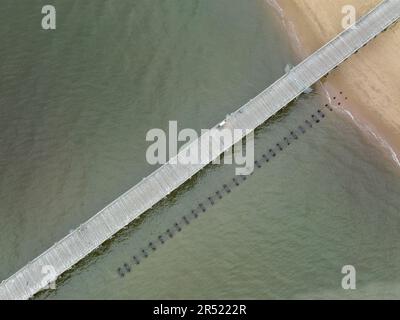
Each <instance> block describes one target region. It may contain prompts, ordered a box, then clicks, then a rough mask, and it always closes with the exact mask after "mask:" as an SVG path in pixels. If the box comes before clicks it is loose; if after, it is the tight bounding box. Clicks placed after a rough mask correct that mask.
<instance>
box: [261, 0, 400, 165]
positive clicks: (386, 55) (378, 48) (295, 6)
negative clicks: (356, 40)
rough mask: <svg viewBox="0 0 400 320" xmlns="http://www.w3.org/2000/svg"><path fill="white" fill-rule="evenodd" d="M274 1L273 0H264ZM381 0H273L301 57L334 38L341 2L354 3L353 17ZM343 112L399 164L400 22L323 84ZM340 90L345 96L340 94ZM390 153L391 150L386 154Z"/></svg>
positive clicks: (337, 30) (339, 21)
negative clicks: (339, 102)
mask: <svg viewBox="0 0 400 320" xmlns="http://www.w3.org/2000/svg"><path fill="white" fill-rule="evenodd" d="M267 1H268V2H270V3H272V2H275V1H273V0H267ZM379 2H380V0H276V3H275V4H276V5H275V8H277V9H278V11H279V13H280V15H281V17H282V19H283V22H284V24H285V26H286V29H287V30H288V32H289V35H290V37H291V38H292V40H293V41H292V43H293V45H294V49H295V51H296V53H297V55H298V56H299V60H300V59H303V58H305V57H306V56H307V55H309V54H311V53H312V52H314V51H315V50H317V49H318V48H319V47H321V46H322V45H323V44H324V43H326V42H327V41H329V40H330V39H332V38H333V37H334V36H336V35H337V34H338V33H339V32H341V31H342V30H343V28H342V24H341V22H342V18H343V16H344V15H343V13H342V7H343V6H344V5H348V4H350V5H353V6H354V7H355V8H356V10H357V11H356V12H357V19H358V18H359V17H360V16H362V15H363V14H365V13H366V12H368V11H369V10H371V9H372V8H373V7H374V6H375V5H377V4H378V3H379ZM322 87H323V89H324V90H325V92H326V93H327V94H328V95H329V96H330V98H331V99H333V96H337V98H336V101H337V100H338V99H342V100H341V101H343V99H344V96H347V97H348V100H345V101H343V102H342V103H341V105H342V106H341V107H340V108H342V111H345V112H346V113H347V114H348V115H350V116H351V118H352V119H353V120H354V121H355V122H356V123H357V124H358V125H359V126H360V128H362V129H363V131H364V132H368V135H369V136H372V137H374V139H377V141H379V142H380V144H381V145H382V146H384V147H385V148H386V150H387V151H388V153H387V154H390V155H391V157H392V159H394V160H395V161H396V162H397V163H398V164H399V165H400V162H399V159H400V24H397V25H395V26H394V27H392V28H390V29H389V30H388V31H386V32H385V33H383V34H381V35H380V36H378V38H376V39H375V40H373V41H372V42H371V43H370V44H368V45H367V46H366V47H364V48H362V49H361V50H360V51H359V53H358V54H355V55H353V57H351V58H350V59H348V60H347V61H346V62H345V63H343V64H342V65H341V66H340V67H339V68H338V69H337V70H336V71H334V72H333V73H331V75H330V76H329V77H328V79H327V80H326V81H324V82H323V85H322ZM340 91H343V95H342V96H341V95H340V94H339V92H340ZM389 152H390V153H389Z"/></svg>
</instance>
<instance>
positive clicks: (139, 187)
mask: <svg viewBox="0 0 400 320" xmlns="http://www.w3.org/2000/svg"><path fill="white" fill-rule="evenodd" d="M399 16H400V0H384V1H382V2H381V3H380V4H379V5H378V6H377V7H375V8H374V9H372V10H371V11H370V12H369V13H368V14H366V15H365V16H363V17H362V18H361V19H360V20H359V21H357V23H356V25H355V26H354V27H352V28H349V29H347V30H344V31H343V32H342V33H340V34H339V35H338V36H336V37H335V38H334V39H333V40H331V41H330V42H328V43H327V44H326V45H324V46H323V47H322V48H320V49H319V50H318V51H316V52H315V53H313V54H312V55H310V56H309V57H308V58H307V59H305V60H304V61H303V62H301V63H300V64H299V65H297V66H296V67H294V68H293V69H292V70H290V71H289V72H288V73H286V74H285V75H284V76H283V77H281V78H280V79H278V80H277V81H276V82H275V83H274V84H272V85H271V86H270V87H268V88H267V89H265V90H264V91H263V92H261V93H260V94H259V95H257V96H256V97H255V98H254V99H252V100H251V101H249V102H248V103H246V104H245V105H244V106H242V107H241V108H240V109H238V110H237V111H235V112H234V113H232V114H231V115H230V117H229V119H227V120H226V123H227V125H228V127H229V128H231V129H250V130H254V129H255V128H257V127H258V126H260V125H261V124H262V123H264V122H265V121H266V120H267V119H268V118H270V117H271V116H273V115H274V114H275V113H277V112H278V111H279V110H280V109H282V108H283V107H285V106H286V105H287V104H288V103H289V102H291V101H292V100H294V99H295V98H296V97H298V96H299V95H300V94H302V93H303V92H304V91H305V90H306V89H307V88H309V87H310V86H312V85H313V84H314V83H316V82H317V81H318V80H320V79H321V78H322V77H324V76H325V75H327V74H328V73H329V72H331V71H332V70H333V69H334V68H335V67H336V66H338V65H339V64H341V63H342V62H343V61H345V60H346V59H347V58H349V57H350V56H351V55H353V54H354V53H355V52H357V51H358V50H359V49H360V48H361V47H363V46H364V45H366V44H367V43H368V42H369V41H371V40H372V39H374V38H375V37H376V36H377V35H379V34H380V33H381V32H382V31H384V30H385V29H387V28H388V27H389V26H390V25H392V24H393V23H394V22H396V21H397V20H398V19H399ZM260 41H262V39H260ZM393 50H397V48H393ZM213 129H214V130H211V131H210V132H209V133H207V134H204V135H202V136H201V137H199V139H197V140H196V141H195V142H193V144H192V145H191V146H187V148H192V147H195V148H197V147H199V146H200V145H201V142H202V141H203V140H204V139H205V140H206V141H209V139H210V138H211V139H213V140H214V141H219V136H218V135H219V127H218V126H216V127H214V128H213ZM244 135H245V133H244V131H243V135H242V136H241V137H236V139H235V140H234V141H232V142H233V143H232V144H229V145H224V146H223V148H222V150H220V153H222V152H223V151H225V150H228V149H229V148H230V147H232V145H233V144H235V143H236V142H238V141H240V140H241V139H242V138H243V136H244ZM185 152H186V150H182V151H181V152H180V153H178V155H177V156H176V157H175V158H181V157H183V156H184V153H185ZM220 153H218V154H213V155H211V156H210V157H209V159H210V162H211V161H212V160H213V159H215V158H216V157H218V156H219V155H220ZM175 158H173V159H171V160H170V161H169V162H168V163H166V164H165V165H162V166H161V167H160V168H158V169H157V170H155V171H154V172H153V173H152V174H151V175H149V176H147V177H146V178H145V179H143V180H142V181H141V182H139V183H138V184H136V185H135V186H134V187H132V188H131V189H130V190H128V191H127V192H126V193H124V194H123V195H122V196H120V197H119V198H117V199H116V200H115V201H113V202H112V203H111V204H109V205H108V206H107V207H105V208H104V209H102V210H101V211H100V212H98V213H97V214H95V215H94V216H93V217H92V218H91V219H89V220H88V221H86V222H85V223H83V224H82V225H81V226H79V227H78V228H77V229H75V230H74V231H72V232H71V233H69V234H68V235H67V236H65V237H64V238H62V239H61V240H60V241H58V242H57V243H55V244H54V245H53V246H52V247H50V248H49V249H48V250H47V251H45V252H44V253H42V254H41V255H40V256H38V257H37V258H36V259H34V260H33V261H31V262H30V263H28V264H27V265H26V266H24V267H23V268H21V269H20V270H18V271H17V272H16V273H15V274H13V275H12V276H10V277H9V278H8V279H6V280H4V281H3V282H1V284H0V299H29V298H30V297H32V296H33V295H34V294H36V293H37V292H38V291H40V290H43V289H44V288H45V287H46V286H47V284H48V282H50V281H53V280H56V278H57V277H58V276H59V275H61V274H62V273H64V272H65V271H67V270H68V269H70V268H71V267H72V266H73V265H75V264H76V263H77V262H79V261H80V260H81V259H83V258H84V257H85V256H87V255H88V254H89V253H91V252H92V251H94V250H96V248H98V247H99V246H100V245H101V244H102V243H103V242H105V241H106V240H108V239H110V238H111V237H112V236H113V235H114V234H115V233H117V232H118V231H119V230H121V229H122V228H124V227H125V226H126V225H128V224H129V223H131V222H132V221H133V220H134V219H136V218H137V217H139V216H140V215H141V214H142V213H144V212H145V211H147V210H148V209H150V208H151V207H152V206H154V205H155V204H156V203H157V202H159V201H160V200H161V199H163V198H165V197H166V196H168V194H170V193H171V192H172V191H174V190H175V189H177V188H178V187H179V186H181V185H182V184H183V183H184V182H185V181H187V180H188V179H190V178H191V177H192V176H193V175H195V174H196V173H197V172H198V171H200V170H201V169H202V168H203V167H204V166H206V165H207V164H206V163H203V164H198V165H188V164H187V165H184V164H180V162H179V160H178V161H176V159H175ZM175 162H178V164H174V163H175ZM48 266H51V267H52V268H53V270H54V271H55V274H54V275H53V277H52V278H51V279H50V278H49V275H48V274H46V273H43V272H42V271H43V270H46V269H43V268H48ZM47 270H48V269H47Z"/></svg>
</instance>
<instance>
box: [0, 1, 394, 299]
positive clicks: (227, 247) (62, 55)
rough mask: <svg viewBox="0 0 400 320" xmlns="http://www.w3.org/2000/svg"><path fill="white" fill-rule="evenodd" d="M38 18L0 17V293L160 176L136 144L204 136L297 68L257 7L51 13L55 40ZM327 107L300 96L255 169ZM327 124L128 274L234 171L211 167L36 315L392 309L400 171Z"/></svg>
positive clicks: (60, 8)
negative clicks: (345, 285) (171, 126)
mask: <svg viewBox="0 0 400 320" xmlns="http://www.w3.org/2000/svg"><path fill="white" fill-rule="evenodd" d="M44 4H47V2H45V1H36V0H35V1H27V0H17V1H10V0H6V1H2V2H1V4H0V24H1V28H0V40H1V45H0V58H1V59H0V75H1V77H0V133H1V134H0V219H1V220H0V221H1V223H0V252H1V254H0V278H1V279H5V278H7V277H8V276H10V275H11V274H12V273H13V272H15V271H16V270H18V269H19V268H20V267H22V266H23V265H24V264H26V263H27V262H29V261H30V260H31V259H33V258H35V257H36V256H37V255H39V254H40V253H41V252H43V251H44V250H46V249H47V248H48V247H49V246H51V245H52V244H53V243H54V242H56V241H57V240H59V239H60V238H62V237H63V236H65V235H66V234H67V233H68V232H69V230H71V229H74V228H75V227H77V226H78V225H79V224H81V223H82V222H84V221H85V220H86V219H88V218H89V217H91V216H92V215H93V214H94V213H96V212H97V211H98V210H100V209H102V208H103V207H104V206H105V205H106V204H108V203H109V202H111V201H112V200H114V199H115V198H116V197H117V196H118V195H120V194H121V193H123V192H124V191H126V190H127V189H128V188H130V187H131V186H133V185H134V184H135V183H137V182H138V181H140V180H141V179H142V178H143V177H144V176H146V175H148V174H150V173H151V172H152V171H153V170H154V169H155V167H154V166H151V165H149V164H148V163H147V162H146V159H145V151H146V148H147V147H148V145H149V143H148V142H146V141H145V136H146V133H147V132H148V130H150V129H152V128H162V129H166V128H167V127H168V121H169V120H177V121H178V126H179V128H181V129H182V128H186V127H188V128H194V129H196V130H200V129H201V128H209V127H211V126H213V125H215V124H216V123H217V122H219V121H220V120H221V119H223V118H224V117H225V115H226V114H227V113H229V112H232V111H234V110H236V109H237V108H238V107H239V106H240V105H242V104H244V103H245V102H247V101H248V100H249V99H250V98H252V97H253V96H255V95H256V94H257V93H258V92H260V91H261V90H263V89H264V88H265V87H267V86H268V85H269V84H271V83H272V82H274V81H275V80H276V79H277V78H278V77H279V76H281V75H282V74H283V72H284V68H285V66H286V64H287V63H295V60H294V58H293V56H292V53H291V50H290V45H289V43H288V39H287V35H286V34H285V31H284V30H283V28H282V27H281V26H280V24H279V21H278V19H277V18H276V17H275V14H274V12H273V10H272V9H271V8H270V7H269V6H268V5H267V4H266V3H265V1H263V0H254V1H243V0H217V1H216V0H201V1H195V0H185V1H183V0H165V1H162V0H147V1H143V0H132V1H128V0H109V1H103V0H88V1H82V0H74V1H73V0H70V1H67V0H58V1H53V4H54V6H55V7H56V9H57V29H56V30H55V31H44V30H42V29H41V25H40V23H41V18H42V15H41V8H42V6H43V5H44ZM342 90H343V92H344V95H345V94H346V88H342ZM324 103H325V102H324V100H323V97H320V96H318V95H317V94H315V93H313V94H311V95H305V96H302V97H301V99H299V100H298V101H296V102H295V103H293V104H291V105H290V107H289V108H287V109H285V110H284V111H283V112H282V113H280V114H279V115H278V116H277V117H274V118H273V119H272V120H271V121H269V122H268V123H266V124H265V125H264V126H263V127H262V128H260V129H259V130H257V132H256V136H255V147H256V157H257V158H260V157H261V155H262V154H263V153H264V152H265V151H266V150H268V149H269V148H270V146H275V144H276V143H277V142H279V141H281V140H282V138H283V137H284V136H288V133H289V132H290V131H291V130H292V129H293V128H296V127H297V126H298V125H299V124H302V125H303V126H304V127H305V128H306V126H305V125H304V120H305V119H309V118H310V116H311V114H312V113H315V112H316V110H317V109H318V108H320V106H321V105H323V104H324ZM324 112H325V113H326V118H324V119H323V121H321V123H319V124H315V125H314V127H313V128H312V129H310V130H308V129H307V133H306V134H305V135H304V136H301V137H300V139H299V140H298V141H295V142H293V143H292V144H291V145H290V146H289V147H287V148H285V150H284V151H282V152H280V153H279V154H278V156H277V157H276V159H275V158H274V159H273V160H272V161H271V162H270V163H269V164H268V165H263V167H262V168H261V169H257V170H256V171H255V173H254V175H253V176H252V177H251V178H249V179H248V180H247V181H246V182H244V183H243V184H241V186H240V187H238V188H236V187H235V188H233V189H232V192H231V193H230V194H229V195H226V196H224V197H223V199H222V200H221V201H218V202H217V203H216V204H215V205H214V206H207V211H206V212H205V213H204V214H202V215H201V216H200V217H199V218H198V219H197V220H195V221H193V222H192V223H191V224H190V225H189V226H187V227H184V228H183V229H182V231H181V232H180V233H178V234H176V235H175V236H174V239H172V240H169V241H167V242H166V243H165V244H164V245H162V246H159V247H157V250H156V251H155V252H151V254H150V252H149V257H148V258H143V259H142V260H141V263H140V265H138V266H136V265H134V263H133V260H132V257H133V255H136V256H140V252H141V249H142V248H144V247H145V246H146V245H147V244H148V242H149V241H154V239H157V237H158V235H159V234H160V233H162V232H164V231H165V230H166V229H167V228H171V226H173V225H174V223H175V222H176V221H178V220H179V219H180V218H181V217H182V215H184V214H187V213H190V211H191V210H192V209H193V208H195V207H196V206H197V205H198V204H199V203H200V202H202V203H206V201H207V197H208V196H209V195H210V194H211V193H214V192H215V191H216V190H219V189H221V187H222V185H223V184H225V183H227V182H229V181H231V179H232V177H233V174H234V172H233V169H234V168H233V167H231V166H209V167H207V168H206V170H204V171H203V172H201V173H200V174H199V175H198V176H196V178H195V179H193V180H191V181H190V182H189V183H187V184H185V185H184V186H183V187H182V188H181V189H180V190H178V191H177V192H176V193H174V194H173V195H171V197H169V198H167V199H166V200H164V201H162V203H161V204H159V205H158V206H156V207H155V208H154V209H153V210H151V211H150V212H147V213H146V214H145V215H143V216H142V217H141V218H140V219H139V220H137V221H135V222H134V223H132V224H131V225H130V226H129V227H128V228H127V229H125V230H123V231H122V232H120V233H119V234H118V235H117V236H116V237H114V238H113V239H112V240H110V241H108V242H107V243H106V244H105V245H104V246H102V247H101V248H100V249H99V250H98V251H96V252H95V253H94V254H92V255H90V256H89V257H87V258H86V259H84V260H83V261H82V262H81V263H79V264H78V265H77V266H76V267H74V268H73V269H72V270H71V271H69V272H68V273H66V274H65V275H64V276H62V277H61V278H60V279H59V281H58V282H57V289H56V290H54V291H46V292H44V293H41V294H39V295H38V296H37V298H49V299H70V298H98V299H112V298H122V299H129V298H135V299H145V298H265V299H267V298H329V297H335V298H393V297H397V298H398V297H400V285H399V284H400V267H399V265H400V264H399V262H400V250H399V249H400V248H399V246H400V245H399V244H398V243H399V241H398V240H399V238H400V237H399V232H400V216H399V214H400V212H399V211H400V210H399V208H400V198H399V196H398V194H399V190H400V177H399V170H398V168H396V166H395V165H394V164H392V163H391V162H390V161H388V159H386V158H385V157H384V156H383V155H382V151H381V149H379V148H378V147H377V146H376V145H374V144H373V143H372V142H369V141H368V140H367V139H366V138H365V137H364V136H363V135H362V134H361V133H360V132H359V130H358V129H356V128H355V126H354V125H353V124H352V123H351V122H349V121H348V120H347V119H346V118H344V117H343V116H341V115H340V114H338V113H337V112H329V111H324ZM125 263H127V264H128V265H129V266H130V268H131V271H130V272H126V273H125V276H124V277H120V276H119V275H118V272H117V270H118V268H121V267H122V266H123V265H124V264H125ZM349 264H350V265H354V267H355V268H356V270H357V289H356V290H353V291H346V290H343V289H342V287H341V280H342V277H343V274H341V269H342V266H344V265H349Z"/></svg>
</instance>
